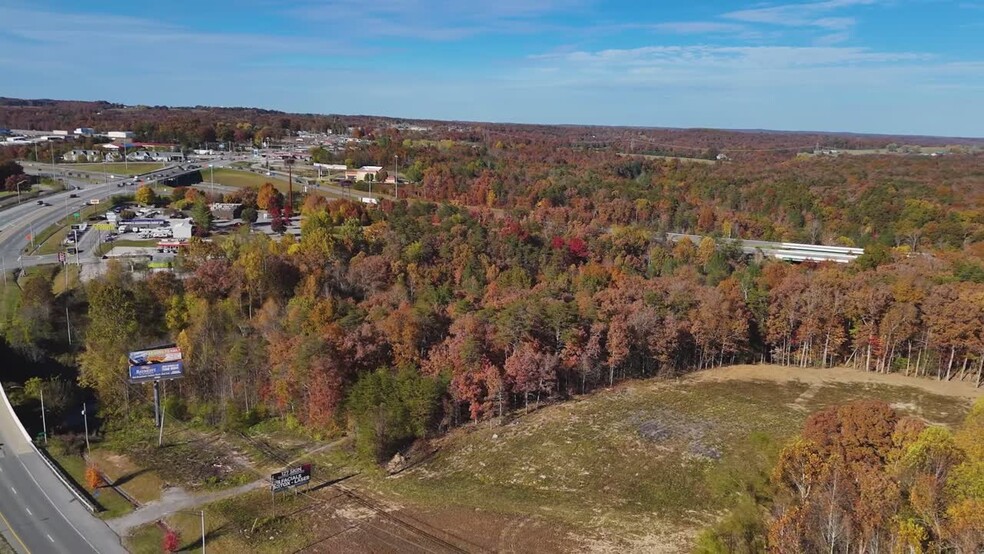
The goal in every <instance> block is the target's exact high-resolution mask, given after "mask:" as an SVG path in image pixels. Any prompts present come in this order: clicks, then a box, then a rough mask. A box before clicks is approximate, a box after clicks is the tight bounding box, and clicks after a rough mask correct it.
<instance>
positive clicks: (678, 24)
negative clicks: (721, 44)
mask: <svg viewBox="0 0 984 554" xmlns="http://www.w3.org/2000/svg"><path fill="white" fill-rule="evenodd" d="M641 27H645V28H649V29H652V30H654V31H659V32H661V33H670V34H679V35H703V34H718V33H741V32H744V31H746V30H747V27H745V26H744V25H739V24H737V23H723V22H718V21H670V22H666V23H654V24H652V25H642V26H641Z"/></svg>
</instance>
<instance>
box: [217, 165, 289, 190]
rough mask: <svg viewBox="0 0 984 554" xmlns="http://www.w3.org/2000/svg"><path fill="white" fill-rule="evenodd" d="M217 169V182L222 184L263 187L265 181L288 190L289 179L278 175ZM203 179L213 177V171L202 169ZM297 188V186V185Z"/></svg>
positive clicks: (280, 188) (279, 188)
mask: <svg viewBox="0 0 984 554" xmlns="http://www.w3.org/2000/svg"><path fill="white" fill-rule="evenodd" d="M214 171H215V177H214V178H215V182H216V183H218V184H220V185H226V186H230V187H257V188H259V187H261V186H262V185H263V183H272V184H273V186H275V187H277V189H278V190H283V191H286V190H287V181H283V180H281V179H279V178H278V177H274V176H267V175H260V174H258V173H250V172H249V171H237V170H235V169H226V168H220V169H216V170H214ZM202 178H203V179H206V180H208V179H212V171H210V170H208V169H203V170H202ZM295 190H297V187H296V186H295Z"/></svg>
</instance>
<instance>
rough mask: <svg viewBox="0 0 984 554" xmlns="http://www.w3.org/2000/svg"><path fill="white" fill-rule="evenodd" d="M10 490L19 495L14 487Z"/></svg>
mask: <svg viewBox="0 0 984 554" xmlns="http://www.w3.org/2000/svg"><path fill="white" fill-rule="evenodd" d="M10 490H12V491H14V494H17V489H15V488H14V487H13V486H11V487H10Z"/></svg>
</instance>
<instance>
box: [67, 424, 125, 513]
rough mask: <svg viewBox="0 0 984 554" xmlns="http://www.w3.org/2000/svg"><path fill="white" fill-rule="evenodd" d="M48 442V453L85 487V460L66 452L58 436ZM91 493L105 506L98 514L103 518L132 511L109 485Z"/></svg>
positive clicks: (71, 477)
mask: <svg viewBox="0 0 984 554" xmlns="http://www.w3.org/2000/svg"><path fill="white" fill-rule="evenodd" d="M49 442H50V444H49V447H48V454H50V455H51V457H52V458H54V460H55V462H56V463H57V464H58V465H59V466H61V468H62V469H63V470H64V471H65V473H67V474H68V476H69V478H70V479H72V480H73V481H74V482H75V483H77V484H79V485H80V488H82V489H85V468H86V463H85V460H84V459H82V457H81V456H77V455H74V454H66V453H65V451H64V449H63V448H62V446H61V442H60V441H59V439H58V437H52V438H51V439H50V441H49ZM91 495H92V496H93V498H95V500H96V502H98V503H99V505H100V506H102V507H103V508H105V510H104V511H102V512H100V513H99V514H98V515H99V517H101V518H103V519H112V518H114V517H119V516H121V515H124V514H127V513H129V512H131V511H133V505H132V504H130V502H129V501H128V500H127V499H125V498H123V497H122V496H121V495H120V494H119V493H117V492H116V491H115V490H113V489H112V488H111V487H100V488H99V489H97V490H96V491H93V492H91Z"/></svg>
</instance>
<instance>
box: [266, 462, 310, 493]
mask: <svg viewBox="0 0 984 554" xmlns="http://www.w3.org/2000/svg"><path fill="white" fill-rule="evenodd" d="M310 482H311V464H304V465H302V466H301V467H289V468H287V469H285V470H283V471H281V472H279V473H274V474H273V475H271V476H270V491H271V492H280V491H282V490H286V489H289V488H293V487H299V486H301V485H306V484H308V483H310Z"/></svg>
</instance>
